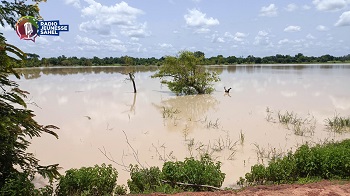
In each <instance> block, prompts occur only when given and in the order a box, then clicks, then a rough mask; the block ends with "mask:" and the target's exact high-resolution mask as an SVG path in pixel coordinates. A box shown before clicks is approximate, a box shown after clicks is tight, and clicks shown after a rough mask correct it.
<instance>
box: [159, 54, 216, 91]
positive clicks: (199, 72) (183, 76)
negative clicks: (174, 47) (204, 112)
mask: <svg viewBox="0 0 350 196" xmlns="http://www.w3.org/2000/svg"><path fill="white" fill-rule="evenodd" d="M201 58H203V57H196V55H195V54H194V53H193V52H189V51H182V52H180V54H179V56H178V57H173V56H167V57H166V58H165V60H164V65H163V66H161V67H160V69H159V71H158V72H157V73H156V74H154V75H153V76H152V77H153V78H161V79H162V83H163V84H167V85H168V87H169V89H170V90H171V91H173V92H174V93H176V94H177V95H181V94H185V95H191V94H210V93H211V92H213V90H214V88H213V84H212V83H213V82H217V81H219V80H220V78H219V76H218V74H217V73H216V72H214V71H212V72H210V71H208V70H207V69H206V68H205V67H203V66H199V65H198V64H199V62H200V61H201Z"/></svg>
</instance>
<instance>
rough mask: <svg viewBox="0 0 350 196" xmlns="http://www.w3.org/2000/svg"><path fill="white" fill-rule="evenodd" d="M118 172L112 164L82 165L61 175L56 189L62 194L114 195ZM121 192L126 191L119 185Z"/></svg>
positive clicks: (57, 192)
mask: <svg viewBox="0 0 350 196" xmlns="http://www.w3.org/2000/svg"><path fill="white" fill-rule="evenodd" d="M117 177H118V172H117V170H116V169H115V168H113V167H112V166H111V165H108V166H106V165H105V164H102V165H101V166H98V165H95V166H94V167H82V168H80V169H70V170H67V171H66V175H65V176H61V177H60V179H59V183H58V186H57V189H56V194H57V195H58V196H60V195H62V196H63V195H112V193H113V191H114V188H115V187H116V184H117ZM116 191H118V192H119V193H123V192H124V194H125V193H126V190H125V189H123V188H122V187H120V186H119V187H117V189H116Z"/></svg>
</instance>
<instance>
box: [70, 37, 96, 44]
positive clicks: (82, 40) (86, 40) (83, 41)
mask: <svg viewBox="0 0 350 196" xmlns="http://www.w3.org/2000/svg"><path fill="white" fill-rule="evenodd" d="M75 38H76V42H77V43H78V44H85V45H98V43H97V42H96V41H95V40H93V39H90V38H88V37H81V36H80V35H77V36H76V37H75Z"/></svg>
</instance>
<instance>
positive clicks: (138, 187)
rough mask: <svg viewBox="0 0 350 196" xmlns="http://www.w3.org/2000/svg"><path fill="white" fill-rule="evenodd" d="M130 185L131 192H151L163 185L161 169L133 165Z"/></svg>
mask: <svg viewBox="0 0 350 196" xmlns="http://www.w3.org/2000/svg"><path fill="white" fill-rule="evenodd" d="M130 177H131V180H128V187H129V189H130V193H132V194H135V193H151V192H155V191H156V190H157V187H158V186H161V171H160V169H159V168H158V167H151V168H149V169H148V168H144V169H143V168H139V167H138V165H135V166H133V165H131V167H130Z"/></svg>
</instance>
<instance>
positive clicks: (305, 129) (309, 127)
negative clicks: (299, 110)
mask: <svg viewBox="0 0 350 196" xmlns="http://www.w3.org/2000/svg"><path fill="white" fill-rule="evenodd" d="M277 115H278V121H279V123H281V124H283V125H285V126H286V128H287V129H290V128H291V129H292V130H293V132H294V134H295V135H299V136H306V135H313V134H314V130H315V128H316V119H315V117H314V116H312V115H311V114H308V115H307V116H306V117H305V118H304V119H303V118H300V117H298V115H297V114H295V113H293V112H288V111H286V112H285V113H284V114H282V113H281V112H278V114H277Z"/></svg>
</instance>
